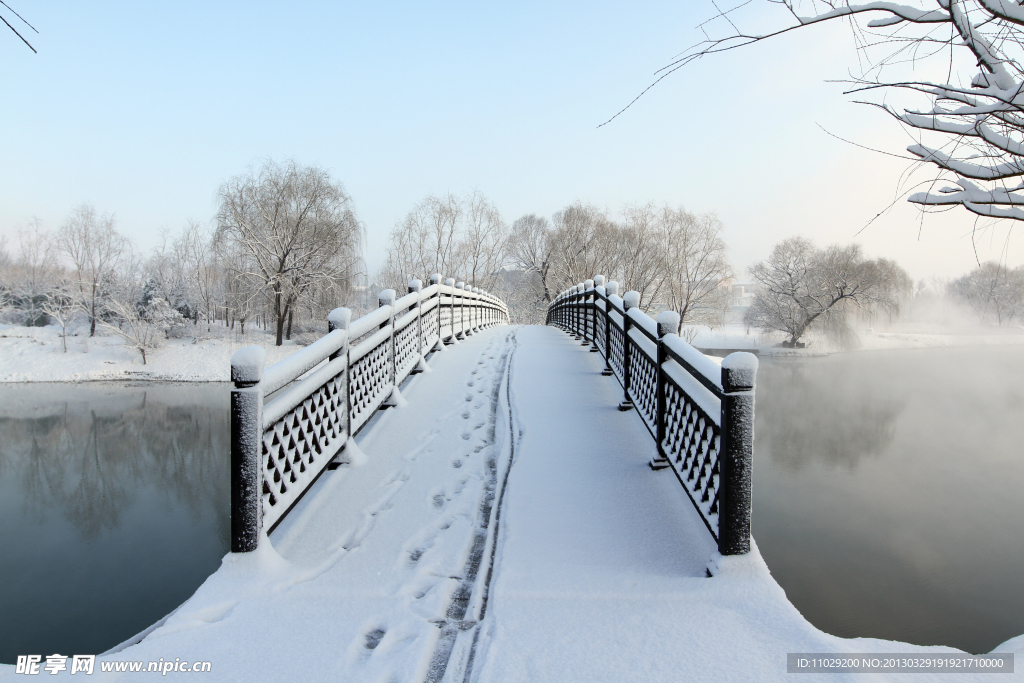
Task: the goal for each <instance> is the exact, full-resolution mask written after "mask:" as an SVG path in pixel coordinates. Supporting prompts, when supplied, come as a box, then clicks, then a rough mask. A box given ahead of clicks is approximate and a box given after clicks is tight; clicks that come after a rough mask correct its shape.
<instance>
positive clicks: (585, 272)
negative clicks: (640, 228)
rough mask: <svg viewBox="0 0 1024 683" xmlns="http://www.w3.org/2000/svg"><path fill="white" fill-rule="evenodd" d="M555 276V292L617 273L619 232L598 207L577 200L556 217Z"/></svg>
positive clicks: (553, 257)
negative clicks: (598, 275) (597, 277)
mask: <svg viewBox="0 0 1024 683" xmlns="http://www.w3.org/2000/svg"><path fill="white" fill-rule="evenodd" d="M552 222H553V224H554V229H553V230H552V231H551V236H550V240H551V241H550V243H551V274H552V275H553V276H554V277H553V280H554V282H553V283H554V288H553V289H554V291H561V290H563V289H565V288H567V287H571V286H572V285H575V284H578V283H580V282H584V281H585V280H586V279H587V278H590V277H593V276H594V275H595V274H597V273H601V274H605V273H613V272H615V271H616V270H617V267H618V259H619V254H618V251H617V249H616V246H617V245H616V241H617V234H616V233H617V230H618V226H616V225H615V224H614V223H613V222H612V221H611V220H609V218H608V217H607V216H606V215H605V214H604V212H603V211H600V210H599V209H597V208H596V207H594V206H590V205H584V204H583V203H581V202H579V201H577V202H576V203H574V204H571V205H569V206H567V207H566V208H564V209H562V210H561V211H559V212H557V213H556V214H555V215H554V216H553V221H552Z"/></svg>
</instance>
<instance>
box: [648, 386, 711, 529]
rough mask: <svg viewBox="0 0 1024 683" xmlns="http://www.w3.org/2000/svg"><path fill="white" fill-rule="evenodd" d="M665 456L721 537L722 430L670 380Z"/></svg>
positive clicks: (666, 397) (666, 400)
mask: <svg viewBox="0 0 1024 683" xmlns="http://www.w3.org/2000/svg"><path fill="white" fill-rule="evenodd" d="M662 446H663V448H664V452H665V457H667V458H668V460H669V462H670V463H671V465H672V467H673V469H675V471H676V473H677V474H678V475H679V478H680V480H681V481H682V482H683V485H684V486H686V488H687V492H688V493H689V494H690V497H691V498H692V499H693V502H694V504H695V505H696V506H697V508H698V509H699V510H700V512H701V514H702V515H703V516H704V519H705V520H706V521H707V523H708V527H709V528H710V529H711V531H712V533H713V534H714V535H715V537H716V538H717V537H718V483H719V476H718V475H719V466H718V455H719V453H720V452H721V451H720V446H721V428H720V427H719V426H718V423H717V421H716V420H714V419H712V418H711V417H710V416H709V415H708V414H707V413H706V412H704V410H703V409H702V408H701V407H700V405H698V404H697V403H696V402H695V401H693V400H692V399H691V398H690V397H689V396H687V395H686V393H685V392H683V391H682V390H680V389H679V387H677V386H676V384H675V382H674V381H672V380H671V378H670V379H669V380H668V381H667V382H665V440H664V442H663V443H662Z"/></svg>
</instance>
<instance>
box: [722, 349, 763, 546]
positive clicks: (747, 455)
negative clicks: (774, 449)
mask: <svg viewBox="0 0 1024 683" xmlns="http://www.w3.org/2000/svg"><path fill="white" fill-rule="evenodd" d="M756 378H757V356H755V355H754V354H752V353H747V352H745V351H741V352H737V353H731V354H729V355H728V356H726V357H725V359H724V360H723V361H722V392H723V393H724V396H723V398H722V440H721V447H722V451H721V454H720V455H719V458H718V472H719V474H718V482H719V483H718V552H720V553H721V554H722V555H743V554H745V553H748V552H750V514H751V495H750V484H751V476H752V474H753V462H754V384H755V380H756Z"/></svg>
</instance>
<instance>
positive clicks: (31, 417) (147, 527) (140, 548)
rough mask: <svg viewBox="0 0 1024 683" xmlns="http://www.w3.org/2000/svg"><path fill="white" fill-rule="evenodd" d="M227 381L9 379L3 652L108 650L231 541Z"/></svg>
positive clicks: (2, 409)
mask: <svg viewBox="0 0 1024 683" xmlns="http://www.w3.org/2000/svg"><path fill="white" fill-rule="evenodd" d="M228 401H229V392H228V389H227V385H217V384H203V385H182V384H175V385H169V384H168V385H160V384H152V383H150V384H146V385H144V386H138V385H136V386H131V385H126V384H113V383H93V384H74V385H68V384H34V385H17V384H0V547H2V548H3V552H0V577H2V582H0V614H2V615H3V618H2V619H0V662H4V663H12V664H13V663H14V661H15V659H16V657H17V655H19V654H41V655H43V656H45V655H48V654H53V653H55V652H59V653H61V654H65V655H71V654H99V653H101V652H103V651H105V650H107V649H109V648H111V647H113V646H115V645H117V644H118V643H120V642H121V641H123V640H125V639H127V638H130V637H131V636H133V635H135V634H136V633H138V632H139V631H141V630H143V629H145V628H146V627H148V626H149V625H151V624H153V623H154V622H156V621H157V620H159V619H160V618H162V617H163V616H164V615H166V614H167V613H169V612H170V611H172V610H173V609H175V608H176V607H177V606H178V605H180V604H181V603H182V602H183V601H184V600H185V599H187V598H188V597H189V596H190V595H191V594H192V593H193V592H194V591H195V589H196V588H198V587H199V585H200V584H201V583H202V582H203V581H204V580H205V579H206V577H207V576H209V575H210V574H211V573H213V571H215V570H216V569H217V567H218V566H219V564H220V560H221V558H222V557H223V556H224V555H225V554H226V553H227V552H228V550H229V536H230V517H229V514H230V493H229V491H230V489H229V484H230V470H229V453H230V450H229V425H228Z"/></svg>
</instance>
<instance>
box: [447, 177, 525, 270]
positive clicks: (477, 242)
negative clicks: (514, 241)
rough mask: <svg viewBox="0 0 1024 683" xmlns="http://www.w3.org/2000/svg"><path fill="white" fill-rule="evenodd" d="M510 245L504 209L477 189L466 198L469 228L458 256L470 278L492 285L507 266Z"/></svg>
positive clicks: (467, 225) (464, 235)
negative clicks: (501, 211)
mask: <svg viewBox="0 0 1024 683" xmlns="http://www.w3.org/2000/svg"><path fill="white" fill-rule="evenodd" d="M507 249H508V226H507V225H505V221H503V220H502V218H501V213H499V212H498V209H497V208H496V207H495V206H494V204H492V203H491V202H490V201H489V200H488V199H487V198H486V197H484V196H483V195H482V194H480V193H479V192H473V193H472V194H471V195H470V196H469V198H468V199H467V200H466V212H465V229H464V230H463V234H462V239H461V240H460V241H459V252H460V257H461V258H459V259H458V260H459V261H460V262H461V265H462V267H463V268H464V269H465V276H466V282H467V283H468V284H470V285H472V286H474V287H485V288H490V287H491V285H492V284H493V279H494V277H495V275H496V274H497V273H498V271H499V270H501V268H502V267H504V266H505V262H506V253H507ZM437 272H442V271H437Z"/></svg>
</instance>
